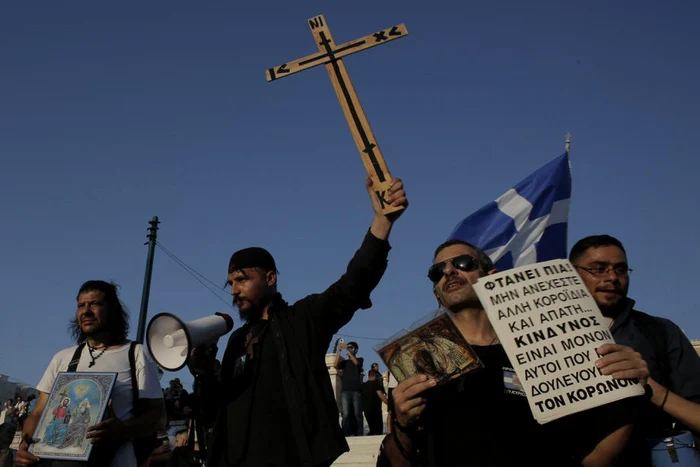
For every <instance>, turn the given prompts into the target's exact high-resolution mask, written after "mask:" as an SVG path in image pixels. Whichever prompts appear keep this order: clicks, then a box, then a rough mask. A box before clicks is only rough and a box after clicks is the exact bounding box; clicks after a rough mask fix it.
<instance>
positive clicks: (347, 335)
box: [336, 333, 386, 341]
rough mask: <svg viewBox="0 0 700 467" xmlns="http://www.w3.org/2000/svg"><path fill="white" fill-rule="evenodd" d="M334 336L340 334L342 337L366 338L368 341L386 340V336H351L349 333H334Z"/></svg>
mask: <svg viewBox="0 0 700 467" xmlns="http://www.w3.org/2000/svg"><path fill="white" fill-rule="evenodd" d="M336 336H342V337H352V338H353V339H366V340H370V341H383V340H386V337H363V336H353V335H351V334H340V333H338V334H336Z"/></svg>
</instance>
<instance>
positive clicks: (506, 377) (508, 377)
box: [503, 367, 525, 397]
mask: <svg viewBox="0 0 700 467" xmlns="http://www.w3.org/2000/svg"><path fill="white" fill-rule="evenodd" d="M503 388H504V391H505V392H506V393H508V394H513V395H514V396H523V397H525V390H524V389H523V385H522V383H520V378H518V375H516V374H515V371H513V369H512V368H507V367H503Z"/></svg>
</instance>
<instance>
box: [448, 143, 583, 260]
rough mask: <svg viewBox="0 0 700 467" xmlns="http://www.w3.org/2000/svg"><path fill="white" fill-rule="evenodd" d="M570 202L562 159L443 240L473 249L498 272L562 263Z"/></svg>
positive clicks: (568, 174) (567, 174)
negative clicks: (491, 263) (462, 242)
mask: <svg viewBox="0 0 700 467" xmlns="http://www.w3.org/2000/svg"><path fill="white" fill-rule="evenodd" d="M570 201H571V167H570V163H569V155H568V154H563V155H561V156H559V157H557V158H556V159H554V160H553V161H552V162H550V163H548V164H547V165H545V166H544V167H542V168H541V169H539V170H537V171H536V172H534V173H533V174H531V175H530V176H529V177H527V178H526V179H525V180H523V181H522V182H520V183H518V184H517V185H515V186H514V187H513V188H511V189H510V190H508V191H506V192H505V193H504V194H503V195H501V196H500V197H499V198H498V199H496V200H495V201H492V202H490V203H489V204H487V205H486V206H484V207H483V208H481V209H479V210H478V211H476V212H475V213H474V214H472V215H471V216H469V217H467V218H466V219H464V220H463V221H462V222H460V223H459V224H458V225H457V227H455V229H454V231H453V232H452V234H451V235H450V236H449V238H448V240H455V239H459V240H464V241H466V242H469V243H471V244H473V245H476V246H478V247H479V248H481V249H482V250H484V252H486V254H487V255H489V257H490V258H491V260H492V261H493V262H494V264H495V266H496V269H498V270H499V271H504V270H506V269H510V268H513V267H518V266H524V265H526V264H532V263H537V262H541V261H549V260H551V259H560V258H566V257H567V248H566V237H567V222H568V220H569V202H570Z"/></svg>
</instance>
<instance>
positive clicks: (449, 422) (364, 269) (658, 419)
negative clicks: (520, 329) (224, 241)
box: [6, 179, 700, 467]
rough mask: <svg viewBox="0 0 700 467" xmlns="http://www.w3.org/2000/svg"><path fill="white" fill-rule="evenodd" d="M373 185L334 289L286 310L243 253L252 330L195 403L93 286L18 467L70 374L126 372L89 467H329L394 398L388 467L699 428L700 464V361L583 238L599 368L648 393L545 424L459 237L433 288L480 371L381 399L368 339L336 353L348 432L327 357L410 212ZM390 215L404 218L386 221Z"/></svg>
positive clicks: (593, 453) (512, 457)
mask: <svg viewBox="0 0 700 467" xmlns="http://www.w3.org/2000/svg"><path fill="white" fill-rule="evenodd" d="M366 189H367V192H368V194H369V197H370V202H371V205H372V209H373V211H374V216H373V219H372V222H371V224H370V227H369V229H368V230H367V232H366V234H365V236H364V238H363V239H362V242H361V245H360V247H359V249H358V250H357V251H356V252H355V254H354V256H353V257H352V259H351V260H350V262H349V263H348V266H347V269H346V271H345V273H344V274H343V275H342V276H341V277H340V278H339V279H338V280H336V281H335V282H333V283H332V284H331V285H330V286H329V287H328V288H327V289H326V290H324V291H323V292H320V293H314V294H311V295H308V296H306V297H304V298H302V299H300V300H298V301H296V302H295V303H292V304H289V303H287V302H286V301H285V300H284V299H283V297H282V294H281V293H280V292H279V290H278V276H277V267H276V263H275V260H274V258H273V256H272V255H271V254H270V253H269V252H268V251H267V250H265V249H263V248H259V247H251V248H244V249H242V250H238V251H236V252H235V253H233V255H232V256H231V257H230V259H229V261H228V284H227V285H228V286H229V287H230V288H231V295H232V297H233V302H234V305H235V306H236V307H237V308H238V311H239V315H240V318H241V322H242V325H241V326H240V327H239V328H238V329H236V330H235V331H234V332H232V333H231V335H230V336H229V338H228V342H227V344H226V347H225V350H224V353H223V358H222V359H221V361H219V360H218V359H217V358H216V356H217V353H218V350H219V349H218V343H207V344H205V345H200V346H198V347H197V348H195V349H193V350H192V353H191V354H190V356H189V358H188V361H187V365H188V369H189V371H190V372H191V373H192V375H193V377H194V384H193V387H192V391H191V392H188V391H186V390H185V389H184V388H183V386H182V384H181V383H180V381H179V380H177V379H174V380H173V381H171V382H170V385H169V387H168V388H167V389H166V390H165V391H163V390H162V389H161V388H160V383H159V377H158V369H157V367H156V364H155V363H154V362H153V360H152V359H151V357H150V356H149V355H148V354H147V352H145V350H144V348H143V346H142V345H141V344H138V343H134V342H131V341H129V340H127V334H128V331H129V320H128V315H127V312H126V309H125V307H124V306H123V304H122V302H121V301H120V299H119V297H118V294H117V287H116V286H115V285H114V284H111V283H107V282H104V281H99V280H91V281H87V282H85V283H84V284H82V285H81V286H80V288H79V290H78V293H77V297H76V298H77V310H76V312H75V314H74V316H73V318H72V320H71V321H70V326H71V330H72V334H73V337H74V339H75V343H76V345H75V346H72V347H70V348H67V349H63V350H61V351H59V352H57V353H56V354H55V355H54V357H53V358H52V359H51V362H50V363H49V364H48V366H47V368H46V371H45V373H44V375H43V377H42V379H41V381H40V382H39V384H38V386H37V390H38V391H39V396H38V397H37V399H36V402H35V404H34V406H33V408H31V409H30V406H27V410H26V411H25V413H26V417H25V418H24V419H23V421H22V424H21V444H20V446H19V448H18V451H17V455H16V463H17V465H18V466H21V467H24V466H29V465H36V464H38V463H39V462H40V461H41V460H40V458H39V457H38V456H36V455H35V454H32V453H31V452H30V451H29V449H28V448H29V446H31V445H32V444H34V443H36V442H37V440H35V439H34V438H33V436H34V433H35V430H36V428H37V424H38V421H39V419H40V418H41V415H42V413H43V412H44V411H45V410H47V407H46V404H47V399H48V394H49V393H50V392H51V389H52V387H53V384H54V382H55V381H56V378H57V375H58V374H59V373H60V372H65V371H68V372H76V371H77V372H84V371H94V372H116V373H117V380H116V383H115V386H114V391H113V393H112V399H111V401H110V404H109V407H108V412H107V417H106V419H105V420H103V421H99V422H95V423H94V425H92V426H89V427H87V428H86V430H85V439H88V440H90V442H91V443H93V445H94V449H93V450H92V452H91V454H90V459H89V460H88V462H87V463H80V465H83V466H85V465H87V466H88V467H92V466H100V467H104V466H110V465H111V466H114V467H142V466H149V467H156V466H189V465H207V466H209V467H234V466H290V467H296V466H318V467H322V466H325V467H328V466H330V465H331V464H333V463H334V462H335V461H336V459H337V458H338V457H339V456H340V455H341V454H343V453H344V452H346V451H348V450H349V447H348V443H347V440H346V437H347V436H356V435H363V434H364V430H363V428H362V427H363V422H362V418H363V412H364V418H366V419H367V423H368V426H369V434H382V433H383V427H382V420H381V404H382V403H388V404H389V407H390V409H389V414H390V423H389V429H388V430H387V432H388V434H387V435H386V436H385V437H384V440H383V442H382V448H381V451H380V455H379V460H378V465H387V466H419V465H420V466H453V465H466V464H468V465H474V466H479V465H489V466H506V465H513V464H514V463H517V464H520V463H523V464H527V463H531V464H534V465H540V466H542V465H553V466H581V465H583V466H587V467H589V466H609V465H622V466H627V465H630V466H631V465H634V466H638V465H639V466H646V465H651V459H652V455H653V454H652V451H651V450H650V448H649V444H648V443H649V442H650V440H654V439H656V438H659V437H661V439H663V437H665V436H668V433H674V436H675V435H676V434H683V435H685V434H689V436H690V438H689V446H690V449H691V451H689V452H692V453H696V452H697V451H695V449H694V448H693V443H694V441H693V435H696V434H698V433H700V357H698V355H697V354H696V353H695V351H694V349H693V348H692V345H691V344H690V342H689V341H688V339H687V338H686V337H685V336H684V334H683V333H682V331H681V330H680V329H679V328H678V326H676V325H675V324H674V323H672V322H670V321H668V320H666V319H663V318H656V317H653V316H650V315H647V314H645V313H642V312H640V311H638V310H636V309H635V302H634V301H633V300H632V299H630V298H629V297H628V288H629V284H630V272H631V269H630V267H629V262H628V259H627V255H626V252H625V249H624V247H623V246H622V243H621V242H619V241H618V240H617V239H614V238H612V237H610V236H607V235H598V236H593V237H587V238H585V239H582V240H581V241H579V242H578V243H576V245H575V246H574V248H573V249H572V250H571V254H570V261H571V263H572V264H573V265H574V267H576V268H577V270H578V271H579V273H580V275H581V278H582V280H583V282H584V283H585V285H586V287H587V289H588V291H589V292H590V294H591V296H592V297H593V298H594V300H595V301H596V303H597V304H598V307H599V308H600V310H601V311H602V313H603V315H604V316H606V317H608V318H609V319H610V320H611V327H610V329H611V332H612V334H613V335H614V337H615V340H616V342H617V344H605V345H602V346H601V347H599V348H598V349H597V352H598V355H599V357H600V358H599V359H598V360H597V361H596V362H595V364H596V367H597V368H598V369H599V371H600V372H601V373H602V374H605V375H610V376H611V377H612V378H616V379H636V380H638V381H639V383H640V384H641V385H642V386H643V387H645V389H646V393H645V395H644V396H639V397H632V398H627V399H623V400H620V401H617V402H613V403H609V404H606V405H603V406H599V407H595V408H593V409H590V410H587V411H584V412H580V413H576V414H574V415H569V416H567V417H564V418H562V419H559V420H555V421H553V422H550V423H547V424H544V425H540V424H538V423H537V422H536V421H535V420H534V418H533V416H532V413H531V411H530V409H529V406H528V402H527V398H526V395H525V393H524V392H523V391H522V390H518V389H517V388H516V387H514V385H513V383H512V382H513V375H514V371H513V367H512V364H511V362H510V360H509V358H508V355H507V354H506V352H505V351H504V348H503V346H502V345H501V343H500V341H499V339H498V336H497V335H496V333H495V331H494V329H493V327H492V326H491V323H490V322H489V320H488V317H487V315H486V313H485V311H484V308H483V306H482V304H481V303H480V301H479V299H478V297H477V295H476V293H475V292H474V290H473V287H472V285H473V284H474V283H475V282H476V281H477V280H478V279H479V278H480V277H484V276H487V275H489V274H493V273H495V272H496V270H495V268H494V265H493V262H492V261H491V260H490V259H489V257H488V256H487V255H486V254H485V253H484V251H483V250H481V249H480V248H479V247H478V246H475V245H472V244H470V243H466V242H463V241H458V240H457V241H450V242H447V243H444V244H442V245H439V246H438V248H437V249H436V251H435V253H434V255H433V261H432V264H430V265H429V268H427V269H428V279H429V287H430V288H429V289H428V287H426V289H428V290H429V293H432V294H433V295H434V297H435V299H436V301H437V304H438V305H439V306H440V307H442V308H444V309H446V310H448V311H449V312H450V315H451V316H452V319H453V322H454V324H455V326H456V327H457V329H459V331H460V332H461V334H462V335H463V336H464V338H465V339H466V340H467V342H469V343H470V344H471V346H472V347H473V348H474V350H475V352H476V353H477V355H478V357H479V359H480V360H481V361H482V362H483V364H484V368H481V369H480V370H478V371H475V372H472V373H469V374H466V375H463V376H460V377H459V378H456V379H454V380H452V381H450V382H448V383H446V384H442V385H439V386H437V385H436V381H435V380H434V379H433V378H431V377H429V376H427V375H417V376H414V377H412V378H408V379H406V380H404V381H401V383H399V384H397V385H396V387H394V388H393V391H389V394H388V395H387V393H386V391H385V388H384V385H383V384H382V383H381V375H380V374H379V371H378V366H375V365H372V367H371V369H370V370H369V371H368V372H367V375H366V381H364V378H363V373H364V371H363V362H364V360H363V358H362V357H359V356H358V354H357V352H358V350H359V346H358V344H357V343H356V342H348V343H347V344H345V343H342V344H341V345H339V349H338V355H337V358H336V366H337V367H338V369H339V371H340V372H342V376H341V377H342V379H343V388H342V395H341V404H340V405H341V407H340V412H341V414H342V423H338V421H339V411H338V405H337V403H336V397H335V394H334V392H333V389H332V385H331V381H330V378H329V374H328V370H327V366H326V358H325V357H326V352H327V349H328V348H329V347H330V345H331V341H332V339H333V338H334V336H335V335H337V333H338V331H339V330H340V329H341V328H342V327H343V326H344V325H346V324H347V323H348V322H349V321H350V320H351V319H352V317H353V315H354V313H355V312H356V311H357V310H359V309H367V308H370V307H371V306H372V302H371V300H370V294H371V292H372V291H373V290H374V288H375V287H376V286H377V285H378V283H379V282H380V280H381V278H382V276H383V274H384V272H385V270H386V268H387V265H388V257H389V252H390V250H391V246H390V244H389V241H388V239H389V234H390V232H391V231H392V228H393V226H394V224H395V222H396V220H397V219H398V218H399V217H400V216H401V215H402V214H403V213H404V212H405V210H406V209H405V208H406V207H407V206H408V201H407V198H406V193H405V190H404V187H403V183H402V182H401V180H399V179H394V180H393V182H392V185H391V187H390V188H389V189H388V190H387V191H386V193H384V194H383V196H382V198H381V200H380V199H379V198H378V196H377V194H375V191H374V190H373V184H372V181H371V180H370V179H368V180H367V183H366ZM387 203H388V204H390V205H392V206H395V207H398V208H403V209H401V210H399V211H396V212H394V213H392V214H388V215H386V214H384V212H383V209H382V208H383V206H384V205H386V204H387ZM426 266H428V265H426ZM342 352H345V356H344V357H343V356H342V355H341V353H342ZM507 379H508V381H510V383H509V384H508V385H506V380H507ZM387 396H388V397H387ZM16 407H17V408H19V407H21V405H20V406H17V404H16V403H15V404H14V405H13V407H12V411H13V412H12V413H17V418H18V420H19V418H21V411H17V409H16ZM377 408H378V410H377ZM377 414H379V417H377ZM6 417H7V415H6ZM671 430H673V431H671ZM679 454H681V453H676V454H675V455H676V456H678V455H679ZM682 454H683V455H685V454H686V453H682ZM692 455H693V454H691V456H692ZM62 462H63V464H61V465H76V464H70V463H67V464H66V463H65V462H69V461H62Z"/></svg>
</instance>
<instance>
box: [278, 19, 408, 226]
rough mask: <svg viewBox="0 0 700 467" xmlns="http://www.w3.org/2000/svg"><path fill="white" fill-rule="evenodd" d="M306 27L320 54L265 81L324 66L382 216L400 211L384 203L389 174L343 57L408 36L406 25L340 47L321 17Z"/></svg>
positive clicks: (284, 67) (287, 66)
mask: <svg viewBox="0 0 700 467" xmlns="http://www.w3.org/2000/svg"><path fill="white" fill-rule="evenodd" d="M309 26H311V33H312V34H313V36H314V39H315V40H316V44H317V45H318V49H319V52H318V53H315V54H312V55H308V56H306V57H303V58H300V59H298V60H294V61H293V62H288V63H283V64H282V65H280V66H277V67H274V68H270V69H269V70H267V73H266V74H267V80H268V81H274V80H276V79H279V78H284V77H285V76H289V75H291V74H293V73H296V72H298V71H303V70H306V69H307V68H312V67H315V66H317V65H323V64H325V65H326V70H328V74H329V75H330V77H331V83H333V88H334V89H335V93H336V95H337V96H338V100H339V101H340V106H341V107H342V109H343V114H345V118H346V120H347V121H348V125H350V132H351V133H352V137H353V139H354V140H355V144H357V149H358V150H359V151H360V156H361V157H362V162H363V163H364V165H365V169H366V170H367V173H368V174H369V176H370V178H371V179H372V181H373V183H374V189H375V193H376V195H377V198H378V199H379V202H380V203H381V206H382V211H383V212H384V213H385V214H389V213H391V212H395V211H399V210H401V209H403V207H395V206H391V205H389V204H388V203H387V202H386V199H385V196H386V192H387V189H388V188H389V186H390V185H391V174H390V173H389V169H388V167H387V165H386V162H385V161H384V156H382V152H381V150H380V149H379V144H377V140H376V138H375V137H374V133H373V132H372V128H371V127H370V126H369V121H368V120H367V117H366V116H365V112H364V110H362V106H361V105H360V100H359V99H358V97H357V93H356V92H355V88H354V87H353V85H352V82H351V81H350V76H349V75H348V71H347V70H346V69H345V64H344V63H343V60H342V57H345V56H346V55H350V54H353V53H355V52H359V51H361V50H365V49H368V48H370V47H374V46H375V45H379V44H384V43H385V42H388V41H391V40H394V39H400V38H401V37H404V36H405V35H407V34H408V31H407V30H406V26H405V25H403V24H400V25H398V26H393V27H390V28H387V29H383V30H381V31H379V32H375V33H373V34H369V35H367V36H365V37H361V38H360V39H356V40H353V41H350V42H346V43H344V44H341V45H336V44H335V41H333V36H332V35H331V31H330V29H329V28H328V24H327V23H326V19H325V18H324V17H323V15H318V16H315V17H313V18H311V19H310V20H309Z"/></svg>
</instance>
